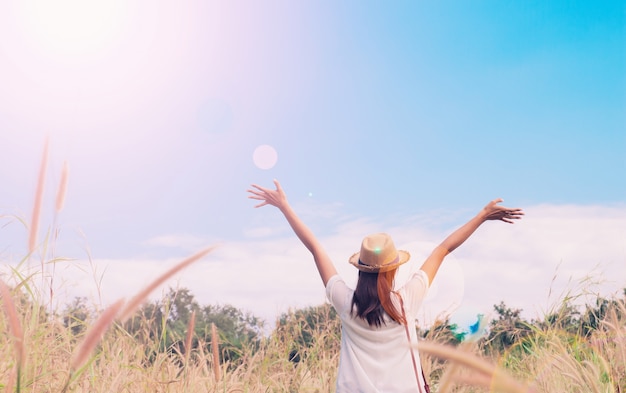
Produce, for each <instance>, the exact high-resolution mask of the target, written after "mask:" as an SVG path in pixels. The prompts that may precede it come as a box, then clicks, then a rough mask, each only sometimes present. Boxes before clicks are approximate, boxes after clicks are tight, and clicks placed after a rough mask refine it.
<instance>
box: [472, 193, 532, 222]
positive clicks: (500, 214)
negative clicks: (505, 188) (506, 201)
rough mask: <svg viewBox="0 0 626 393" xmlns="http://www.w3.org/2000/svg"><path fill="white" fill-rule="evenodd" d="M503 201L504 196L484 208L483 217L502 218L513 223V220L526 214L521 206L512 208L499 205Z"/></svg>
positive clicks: (486, 218) (488, 218)
mask: <svg viewBox="0 0 626 393" xmlns="http://www.w3.org/2000/svg"><path fill="white" fill-rule="evenodd" d="M501 202H503V200H502V198H498V199H494V200H493V201H491V202H489V203H488V204H487V206H485V207H484V208H483V211H482V213H483V217H484V219H485V220H500V221H504V222H508V223H509V224H513V220H519V219H521V218H522V216H523V215H524V211H523V210H522V209H521V208H518V207H516V208H510V207H504V206H501V205H498V203H501Z"/></svg>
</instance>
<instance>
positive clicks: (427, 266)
mask: <svg viewBox="0 0 626 393" xmlns="http://www.w3.org/2000/svg"><path fill="white" fill-rule="evenodd" d="M501 202H502V199H494V200H493V201H491V202H489V203H488V204H487V205H486V206H485V207H484V208H483V209H482V210H481V211H480V212H479V213H478V214H477V215H476V216H474V217H473V218H472V219H471V220H469V221H468V222H467V223H465V224H464V225H463V226H461V227H460V228H459V229H457V230H456V231H454V232H452V234H450V236H448V237H447V238H445V240H444V241H443V242H441V244H440V245H438V246H437V247H435V249H434V250H433V252H432V253H431V254H430V256H429V257H428V258H427V259H426V261H425V262H424V264H423V265H422V267H421V269H422V270H423V271H424V272H426V275H427V276H428V279H429V280H430V282H431V283H432V282H433V280H434V279H435V276H436V275H437V271H438V270H439V267H440V266H441V263H442V262H443V259H444V258H445V257H446V256H447V255H448V254H449V253H451V252H452V251H454V250H455V249H456V248H457V247H459V246H460V245H461V244H463V243H464V242H465V241H466V240H467V239H468V238H469V237H470V236H471V235H472V234H473V233H474V231H476V229H478V227H479V226H480V225H481V224H482V223H484V222H485V221H488V220H500V221H504V222H506V223H509V224H513V222H514V221H513V220H519V219H521V218H522V216H523V215H524V212H523V211H522V209H520V208H508V207H504V206H501V205H499V203H501Z"/></svg>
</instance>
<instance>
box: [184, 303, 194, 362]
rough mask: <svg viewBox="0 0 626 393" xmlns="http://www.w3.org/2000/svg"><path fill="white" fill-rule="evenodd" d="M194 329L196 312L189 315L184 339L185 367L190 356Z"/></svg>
mask: <svg viewBox="0 0 626 393" xmlns="http://www.w3.org/2000/svg"><path fill="white" fill-rule="evenodd" d="M195 328H196V310H193V311H192V313H191V318H190V319H189V324H188V325H187V337H185V366H187V365H188V363H189V356H190V355H191V340H192V339H193V334H194V329H195Z"/></svg>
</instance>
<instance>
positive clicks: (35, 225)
mask: <svg viewBox="0 0 626 393" xmlns="http://www.w3.org/2000/svg"><path fill="white" fill-rule="evenodd" d="M47 169H48V140H47V139H46V142H45V145H44V149H43V156H42V158H41V166H40V167H39V179H38V180H37V190H36V191H35V204H34V206H33V215H32V217H31V221H30V234H29V237H28V251H29V252H30V253H32V252H33V251H34V250H35V247H37V233H38V232H39V217H40V216H41V205H42V203H43V191H44V186H45V183H46V171H47ZM41 263H42V271H43V260H42V262H41Z"/></svg>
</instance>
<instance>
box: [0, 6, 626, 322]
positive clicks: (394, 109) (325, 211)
mask: <svg viewBox="0 0 626 393" xmlns="http://www.w3.org/2000/svg"><path fill="white" fill-rule="evenodd" d="M42 4H44V3H38V2H35V1H32V2H28V1H27V2H18V1H13V2H7V3H3V4H2V5H1V6H0V85H1V86H4V87H3V88H2V89H1V90H0V163H1V165H0V180H1V184H2V192H1V193H0V196H1V199H0V215H2V219H3V220H4V222H3V223H0V238H1V239H2V243H1V244H0V257H2V262H3V263H5V264H6V265H11V264H14V263H16V261H19V260H20V259H21V257H23V256H24V250H25V246H26V241H25V233H27V230H26V228H24V226H23V225H21V224H20V223H19V221H18V220H16V219H14V218H12V217H13V216H18V217H22V218H24V219H25V221H26V222H28V219H29V216H30V214H31V209H32V204H33V201H34V196H33V193H34V189H35V183H36V177H37V171H38V168H39V160H40V157H41V152H42V149H43V144H44V140H45V138H49V141H50V160H49V177H48V182H47V188H46V201H48V202H47V203H48V204H47V205H46V206H45V210H44V220H46V223H48V225H52V221H53V201H54V194H55V192H56V187H57V183H58V180H59V178H60V171H61V168H62V166H63V162H64V161H67V162H68V163H69V166H70V182H69V189H68V193H67V200H66V207H65V209H64V210H63V212H62V214H61V215H60V216H59V220H58V222H57V224H58V225H59V227H60V229H61V236H60V238H59V239H58V241H57V242H58V244H57V247H56V250H58V251H57V252H58V253H62V254H64V255H65V256H69V257H72V258H75V259H76V261H77V262H76V264H77V265H80V263H83V262H84V261H85V258H86V255H87V254H89V255H90V256H91V257H92V258H93V259H94V260H96V261H98V260H99V261H100V263H101V265H98V266H100V269H102V270H104V269H105V268H104V266H108V268H107V271H108V272H114V271H115V268H114V267H115V266H120V265H124V266H129V264H132V263H133V261H135V262H137V261H143V262H141V263H140V262H137V263H138V264H139V265H141V266H145V265H143V264H147V265H148V266H152V267H153V270H154V271H155V272H156V271H157V270H158V269H159V268H160V267H163V266H165V265H166V263H169V262H171V261H172V258H173V259H174V260H175V259H176V258H180V257H184V256H186V255H188V254H189V253H192V252H194V251H196V250H197V249H199V248H201V247H203V246H204V245H207V244H214V243H216V242H220V243H224V244H226V245H230V246H225V249H224V251H222V253H221V254H219V257H216V258H217V259H218V261H216V262H215V263H216V264H218V265H220V263H223V264H225V265H224V269H230V268H231V267H232V268H233V269H235V270H237V269H239V267H233V265H228V263H226V262H224V261H229V263H231V264H232V263H237V261H240V260H241V258H244V256H245V258H246V259H258V263H261V261H262V260H263V261H265V260H272V259H274V260H275V259H280V258H281V257H284V256H285V255H292V254H290V252H291V251H287V250H291V247H294V251H293V252H294V253H295V254H293V255H297V256H298V257H297V258H295V257H294V258H295V259H296V260H294V261H292V262H293V263H294V264H297V266H305V265H306V266H307V267H306V269H308V268H310V266H308V264H309V262H310V261H308V259H307V255H306V253H305V254H304V255H303V254H302V253H301V252H302V250H300V251H295V250H299V247H301V246H300V245H299V244H298V242H297V240H296V239H295V237H293V236H292V235H290V234H289V230H288V227H286V224H285V223H284V222H283V221H282V219H281V217H280V216H279V214H278V212H276V211H273V210H272V209H268V208H265V209H262V210H255V209H252V205H253V203H251V201H249V200H247V199H246V194H245V190H246V189H247V188H248V185H249V184H250V183H253V182H254V183H260V184H263V185H270V184H271V181H272V179H273V178H278V179H279V180H280V181H281V182H282V184H283V186H284V187H285V189H286V191H287V192H288V196H289V198H290V200H291V201H292V203H293V204H294V206H296V207H298V209H299V211H301V212H302V213H303V214H304V215H305V218H306V219H307V222H309V223H310V224H311V226H312V227H313V229H314V230H315V232H316V233H317V234H318V235H319V236H320V237H321V238H323V239H326V240H327V241H328V242H329V243H330V244H329V245H328V246H327V247H328V248H329V251H330V252H333V253H336V254H337V257H336V258H337V264H343V262H344V260H347V257H348V256H349V254H350V253H351V252H354V251H356V249H357V248H358V245H359V242H360V238H362V237H363V236H365V235H366V234H367V233H368V230H372V231H378V230H387V229H385V228H388V229H395V230H397V231H398V233H399V234H407V233H414V234H415V235H416V236H423V238H421V239H420V238H416V239H414V240H413V239H408V238H404V236H403V235H398V236H400V237H401V238H402V239H403V242H404V244H406V245H410V244H412V243H411V242H413V241H417V242H424V243H420V244H419V246H418V250H419V251H418V252H417V253H418V254H421V253H422V252H424V250H423V249H422V248H426V249H427V248H428V247H431V246H433V245H434V244H436V242H437V241H440V240H442V238H443V236H445V234H446V233H447V232H449V231H450V230H452V229H454V228H455V227H456V226H458V225H460V224H462V223H463V221H464V220H466V219H468V218H469V217H471V215H472V214H474V213H475V212H476V211H477V210H478V209H480V208H481V207H482V206H483V205H484V204H485V203H486V202H487V201H489V200H491V199H494V198H497V197H502V198H504V199H505V203H506V204H510V205H515V206H521V207H525V208H527V210H528V209H529V213H530V214H531V215H532V213H533V212H534V211H537V212H543V213H544V214H546V215H547V216H546V217H548V216H549V217H551V218H553V219H554V221H550V222H549V223H548V222H541V223H542V224H543V225H545V226H543V227H539V228H535V227H532V228H531V224H530V223H533V222H534V223H535V224H536V225H540V222H539V221H532V220H533V219H532V218H531V216H529V217H528V222H529V223H528V224H527V223H524V222H522V223H520V224H518V225H519V226H523V225H527V226H526V227H525V228H526V229H525V230H526V231H528V236H529V238H528V239H529V240H528V241H529V242H532V245H529V246H528V248H529V249H532V250H534V252H536V253H543V254H542V255H540V256H537V259H538V260H542V261H544V262H545V263H547V264H548V265H549V266H548V267H545V268H546V269H547V270H546V271H543V270H542V271H541V273H537V274H538V276H539V277H543V278H545V280H546V282H545V285H544V286H546V287H547V286H548V285H549V282H550V281H549V280H550V278H551V274H553V272H554V269H555V268H556V266H557V265H558V264H559V263H560V262H563V258H562V257H563V255H570V254H569V253H570V251H571V249H572V247H573V246H572V244H571V242H572V241H573V240H572V239H575V240H574V241H573V242H574V243H575V244H578V245H579V247H591V248H593V247H596V246H597V244H594V245H586V244H585V243H584V242H585V241H588V240H589V239H590V237H589V236H591V238H593V239H596V238H595V237H593V236H592V234H589V233H586V232H585V228H586V229H587V230H589V228H595V230H596V232H595V234H596V235H597V236H600V234H605V233H609V234H611V235H609V237H610V238H611V239H616V240H615V241H609V243H608V244H607V245H604V246H603V250H604V251H605V252H606V253H605V254H602V255H599V254H598V255H597V257H596V258H595V259H596V260H595V261H593V263H591V262H589V261H587V264H588V265H594V264H595V263H596V262H597V263H609V264H617V265H618V266H619V264H620V263H621V264H623V262H624V260H625V259H626V258H625V255H626V251H625V250H624V245H623V240H618V239H623V238H624V236H622V235H626V233H625V231H624V223H623V220H622V219H621V217H623V213H624V209H625V204H626V177H625V175H624V174H625V173H626V59H625V57H626V51H625V50H624V48H626V27H625V26H626V24H625V20H626V16H625V15H626V11H625V6H624V4H623V2H620V1H600V2H583V1H551V2H539V1H532V2H530V1H525V2H509V1H506V2H505V1H476V2H452V1H439V2H421V1H419V2H413V1H406V2H400V1H397V2H387V3H381V2H373V1H372V2H350V1H348V2H341V3H337V2H330V1H316V2H313V1H303V2H288V1H263V2H252V1H228V2H220V1H209V2H199V1H198V2H189V3H185V4H176V5H171V4H170V5H166V4H165V3H155V4H152V5H151V6H150V7H148V6H145V5H129V4H126V3H125V2H121V1H120V2H116V1H112V2H107V3H101V4H100V3H96V4H99V5H98V7H100V8H98V9H96V10H91V9H89V8H88V7H86V6H84V5H80V3H79V2H76V1H72V0H59V3H58V4H57V7H58V9H57V8H55V9H53V10H47V9H42V8H40V7H43V6H42ZM38 7H39V8H38ZM52 11H55V12H52ZM56 11H58V12H56ZM49 15H52V17H50V16H49ZM262 144H268V145H271V146H273V147H274V148H275V149H276V151H277V153H278V161H277V163H276V165H275V166H274V167H273V168H272V169H269V170H262V169H259V168H257V167H256V166H255V165H254V163H253V161H252V154H253V152H254V150H255V148H256V147H257V146H259V145H262ZM546 206H548V207H551V209H552V210H550V209H548V210H545V208H546ZM534 208H536V209H537V210H534ZM567 209H570V210H567ZM564 212H568V213H564ZM590 212H591V213H590ZM593 212H595V213H593ZM592 213H593V214H592ZM594 214H595V215H594ZM578 215H580V221H579V222H578V224H580V223H582V222H584V223H585V225H584V226H582V227H580V226H579V225H577V224H576V223H571V222H569V221H568V220H569V219H570V216H574V217H577V216H578ZM610 217H614V218H613V219H611V218H610ZM537 219H541V218H537ZM559 220H562V222H561V224H562V225H563V227H558V225H557V224H558V222H559ZM594 220H598V221H594ZM269 223H271V225H269ZM553 223H556V224H555V225H557V226H556V227H554V228H561V229H554V228H553V226H552V224H553ZM402 225H406V226H402ZM45 226H46V225H45V224H44V228H45ZM548 227H549V228H553V229H550V230H549V231H548V232H545V233H544V232H541V233H542V234H543V235H545V236H550V234H555V233H559V232H560V231H561V232H563V233H565V232H566V230H567V229H568V228H569V229H571V228H579V229H580V231H582V232H575V233H572V234H569V235H567V236H565V238H563V239H561V240H562V241H563V242H565V243H560V242H558V241H556V240H554V239H551V238H544V239H541V237H540V236H537V237H535V236H531V235H530V234H531V233H540V231H542V230H546V231H547V229H546V228H548ZM500 229H501V230H502V231H504V229H502V228H500ZM506 229H507V230H508V229H509V228H506ZM410 230H415V231H416V232H411V231H410ZM516 230H517V229H516ZM520 230H521V229H520ZM342 231H347V232H348V233H347V234H346V235H345V236H344V237H342V236H341V235H342V233H343V232H342ZM489 233H490V232H489ZM515 233H517V232H515ZM524 233H526V232H524ZM568 233H569V232H568ZM517 234H518V235H520V234H519V233H517ZM507 236H508V235H507ZM520 236H522V235H520ZM523 236H526V235H523ZM603 236H604V235H603ZM612 236H615V237H612ZM553 240H554V241H553ZM470 241H471V240H470ZM594 241H596V243H597V239H596V240H594ZM263 242H266V244H267V247H268V248H269V250H270V251H271V250H274V251H272V252H268V250H267V249H266V248H265V246H263V245H262V244H263ZM272 242H278V243H275V244H274V243H272ZM344 243H347V244H345V245H344ZM493 243H494V242H493V241H491V242H486V243H485V244H484V245H483V248H482V249H483V250H484V251H485V252H486V253H487V254H489V252H488V250H487V249H488V248H489V247H490V246H493ZM340 244H341V246H339V245H340ZM478 244H482V243H481V241H480V240H478V241H477V244H476V246H471V245H468V247H477V246H478ZM279 245H280V247H282V248H280V247H279ZM415 245H416V246H417V244H415ZM235 248H236V249H235ZM331 248H332V250H330V249H331ZM554 248H557V249H561V250H562V255H561V254H559V253H556V254H554V253H553V250H552V249H554ZM591 248H590V249H591ZM516 249H517V248H516V247H512V248H511V250H516ZM593 249H594V250H595V248H593ZM87 250H88V251H87ZM252 250H255V252H253V251H252ZM263 251H264V252H265V253H264V254H263V253H262V252H263ZM579 251H580V252H579V254H581V255H583V254H584V255H587V254H588V253H587V252H586V251H585V250H582V249H581V250H579ZM587 251H588V250H587ZM256 252H258V253H256ZM283 252H284V253H283ZM502 252H506V249H505V250H503V251H502ZM509 252H512V251H509ZM259 253H261V254H259ZM274 253H276V254H274ZM281 253H282V254H281ZM344 253H345V254H346V255H344ZM468 254H471V255H479V254H480V250H476V251H475V252H474V248H470V249H468ZM522 254H524V256H523V257H524V258H528V255H526V254H525V253H523V252H522V250H519V253H518V254H517V255H518V259H517V261H518V262H515V263H531V264H532V261H528V260H527V259H526V260H525V261H523V260H522ZM574 254H576V253H574ZM589 254H591V255H594V253H592V252H589ZM513 257H514V255H510V254H509V255H508V256H507V257H506V258H513ZM238 258H239V259H238ZM494 258H496V259H497V258H498V257H497V256H494ZM503 258H504V257H503ZM209 259H210V258H209ZM300 259H302V260H300ZM513 259H515V258H513ZM81 261H83V262H81ZM459 261H460V262H463V258H462V257H459ZM247 262H250V261H247ZM241 263H242V264H245V263H244V262H241ZM268 263H270V262H268ZM468 263H469V262H468ZM512 263H513V262H512ZM584 264H585V261H583V260H582V259H576V260H575V261H572V267H571V270H567V269H566V268H563V269H565V270H564V273H563V275H564V276H565V277H568V275H569V274H572V276H574V277H579V276H581V275H584V269H583V268H582V267H583V266H584ZM139 265H137V266H139ZM565 265H567V263H565ZM203 266H204V265H203ZM211 266H212V265H211ZM220 266H221V265H220ZM470 266H471V264H470ZM574 266H575V267H574ZM612 266H613V265H612ZM205 268H206V266H205ZM211 269H212V268H211ZM496 269H497V268H496ZM614 269H615V270H611V271H612V272H614V273H613V274H612V275H613V278H615V276H616V274H617V278H618V279H617V281H618V283H617V284H616V286H617V287H619V286H620V285H621V286H626V284H625V283H626V273H624V270H623V269H621V270H620V269H619V268H618V267H615V266H614ZM149 270H151V269H149ZM305 271H307V272H308V270H305ZM68 274H69V273H68ZM108 274H110V276H108V278H109V279H110V280H111V283H110V284H109V288H110V290H109V293H110V295H109V297H114V296H115V295H117V294H120V293H123V292H124V291H123V289H121V288H123V287H124V285H121V284H119V282H120V281H119V280H121V279H119V278H118V277H117V276H115V275H114V273H108ZM120 274H123V273H120ZM195 274H196V275H200V276H202V275H204V274H208V273H207V272H206V271H204V272H202V271H196V273H195ZM214 274H217V275H220V274H222V275H224V274H227V273H226V270H219V271H216V272H214ZM228 274H230V273H228ZM455 274H456V276H455V277H456V278H455V280H457V281H459V280H460V281H461V282H465V283H466V284H467V285H469V282H470V280H471V277H470V275H469V273H467V271H466V272H465V273H459V271H458V270H457V272H456V273H453V274H452V275H453V276H454V275H455ZM459 275H461V278H459ZM69 276H71V277H73V279H74V278H75V274H74V275H69ZM69 276H68V277H69ZM313 276H314V277H315V272H313ZM242 277H244V276H239V278H240V279H241V283H238V284H237V285H238V286H246V285H252V284H250V282H249V281H248V280H247V279H245V278H242ZM252 277H254V274H252V275H251V278H252ZM68 280H70V279H69V278H68ZM268 280H269V282H267V286H268V287H272V286H275V285H276V283H280V284H282V285H285V282H284V281H283V280H280V279H276V280H277V281H276V282H271V280H272V278H268ZM315 280H316V281H317V278H316V277H315ZM494 280H495V281H502V280H504V279H503V278H502V277H500V278H494ZM620 280H622V281H621V282H622V283H621V284H620ZM242 283H243V284H242ZM128 285H130V284H128ZM181 285H183V286H185V281H184V279H181ZM501 285H506V282H505V281H503V283H502V284H501ZM520 285H522V284H520ZM307 288H308V287H307ZM83 289H84V288H83ZM194 290H195V291H196V292H197V293H198V294H199V296H201V297H202V300H203V301H206V302H211V301H212V300H213V299H214V298H219V299H221V300H222V301H232V302H234V303H237V302H238V301H242V302H243V303H241V304H245V305H246V306H249V307H251V308H254V307H255V305H254V304H252V303H250V304H249V303H246V302H247V301H246V300H244V299H242V298H240V297H237V296H236V295H234V292H233V293H231V292H229V291H226V290H224V291H223V292H219V291H218V292H216V293H210V292H206V290H205V289H203V288H194ZM242 290H243V289H241V288H240V293H241V291H242ZM490 290H491V291H492V292H493V293H496V294H497V293H498V290H499V289H498V288H497V287H493V288H491V289H490ZM77 291H78V290H77ZM77 291H73V290H70V291H69V292H70V293H71V294H73V293H75V292H77ZM256 291H257V293H258V290H256ZM268 291H271V289H269V288H268ZM310 291H311V292H310V293H314V291H317V292H316V293H317V294H318V295H317V297H311V296H309V297H306V299H305V297H303V300H302V301H301V302H300V303H298V302H296V304H303V303H311V302H315V301H317V300H319V301H323V291H322V287H321V284H320V283H319V282H317V283H315V284H313V283H312V284H311V287H310ZM505 292H506V291H505ZM505 292H502V296H504V295H506V293H505ZM268 293H269V292H268ZM307 293H309V292H307ZM268 296H270V295H268ZM291 296H295V295H293V294H292V295H291ZM307 296H308V295H307ZM320 296H321V297H320ZM510 296H511V297H510V298H509V299H511V300H510V301H511V302H515V301H517V300H513V299H521V298H522V297H523V294H522V293H519V294H518V295H517V296H518V297H515V296H514V295H510ZM496 298H497V296H495V295H494V297H493V299H496ZM294 299H295V297H294ZM312 299H314V300H312ZM493 299H492V298H490V297H486V298H484V299H483V300H484V302H485V303H486V304H487V307H488V306H489V305H490V304H489V302H492V301H493ZM528 302H530V300H528ZM477 303H478V300H477V301H476V304H477ZM518 304H519V305H520V306H522V305H523V306H524V307H527V308H530V307H532V305H531V304H529V303H523V302H522V301H521V300H519V302H518ZM277 307H278V306H277ZM278 308H280V307H278ZM263 312H264V313H265V314H264V315H270V314H271V311H267V310H265V311H263Z"/></svg>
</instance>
